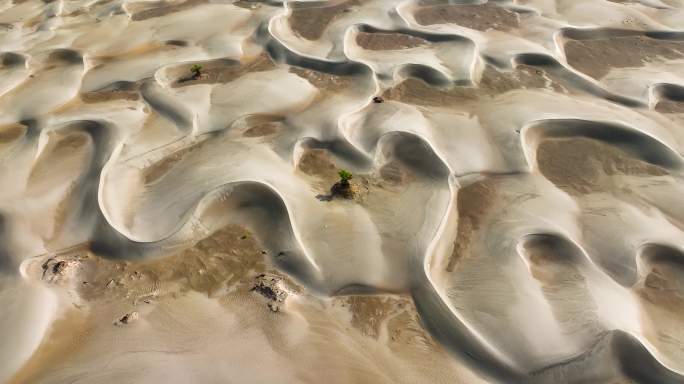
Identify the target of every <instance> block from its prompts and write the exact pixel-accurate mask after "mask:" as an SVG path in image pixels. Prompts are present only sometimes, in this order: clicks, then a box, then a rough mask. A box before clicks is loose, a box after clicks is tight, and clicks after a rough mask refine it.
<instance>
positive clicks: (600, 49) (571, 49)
mask: <svg viewBox="0 0 684 384" xmlns="http://www.w3.org/2000/svg"><path fill="white" fill-rule="evenodd" d="M563 49H564V50H565V56H566V58H567V61H568V64H569V65H570V66H571V67H573V68H575V69H577V70H578V71H580V72H582V73H584V74H586V75H589V76H591V77H593V78H594V79H601V78H602V77H604V76H605V75H606V74H608V72H610V70H611V68H638V67H641V66H643V65H644V64H645V63H648V62H654V61H663V60H671V59H678V58H682V57H684V41H677V40H658V39H652V38H649V37H646V36H620V37H611V38H607V39H589V40H568V41H566V42H565V44H564V45H563Z"/></svg>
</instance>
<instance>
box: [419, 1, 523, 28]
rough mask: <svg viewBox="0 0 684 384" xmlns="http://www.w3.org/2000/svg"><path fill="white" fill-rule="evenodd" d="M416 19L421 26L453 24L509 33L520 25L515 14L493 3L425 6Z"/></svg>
mask: <svg viewBox="0 0 684 384" xmlns="http://www.w3.org/2000/svg"><path fill="white" fill-rule="evenodd" d="M414 17H415V18H416V21H417V22H418V23H419V24H421V25H435V24H451V23H453V24H457V25H460V26H462V27H466V28H470V29H475V30H478V31H487V30H489V29H496V30H499V31H509V30H511V29H514V28H517V27H518V24H519V20H518V15H517V14H516V13H515V12H512V11H509V10H507V9H505V8H502V7H500V6H498V5H495V4H491V3H485V4H478V5H471V4H449V5H431V6H425V7H421V8H419V9H418V10H417V11H416V13H415V15H414Z"/></svg>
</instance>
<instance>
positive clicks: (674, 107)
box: [654, 100, 684, 113]
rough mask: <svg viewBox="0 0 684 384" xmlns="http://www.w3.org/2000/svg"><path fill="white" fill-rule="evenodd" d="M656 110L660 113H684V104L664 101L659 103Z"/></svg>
mask: <svg viewBox="0 0 684 384" xmlns="http://www.w3.org/2000/svg"><path fill="white" fill-rule="evenodd" d="M654 109H655V110H656V111H658V112H660V113H684V102H681V101H671V100H663V101H659V102H658V103H657V104H656V105H655V108H654Z"/></svg>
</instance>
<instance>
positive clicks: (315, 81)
mask: <svg viewBox="0 0 684 384" xmlns="http://www.w3.org/2000/svg"><path fill="white" fill-rule="evenodd" d="M290 72H291V73H294V74H295V75H297V76H299V77H301V78H303V79H305V80H307V81H308V82H309V83H311V85H313V86H314V87H316V88H318V89H319V90H321V91H328V92H336V91H340V90H342V89H345V88H348V87H350V86H351V85H352V83H353V79H352V78H351V77H350V76H338V75H333V74H331V73H326V72H320V71H314V70H312V69H305V68H300V67H290Z"/></svg>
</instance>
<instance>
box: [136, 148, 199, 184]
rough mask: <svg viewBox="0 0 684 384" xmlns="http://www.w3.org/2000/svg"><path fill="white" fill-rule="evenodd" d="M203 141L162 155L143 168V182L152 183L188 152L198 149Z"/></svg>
mask: <svg viewBox="0 0 684 384" xmlns="http://www.w3.org/2000/svg"><path fill="white" fill-rule="evenodd" d="M202 144H203V142H200V143H196V144H193V145H190V146H189V147H186V148H183V149H181V150H178V151H176V152H174V153H172V154H170V155H168V156H164V157H163V158H162V159H161V160H159V161H157V162H156V163H154V164H151V165H150V166H148V167H146V168H145V169H143V171H142V173H143V177H144V179H145V184H150V183H153V182H155V181H157V180H159V179H161V178H162V177H163V176H164V175H166V174H167V173H168V172H169V171H170V170H171V169H172V168H173V167H174V166H175V165H176V164H178V163H179V162H180V161H181V160H183V158H184V157H185V156H187V155H188V154H189V153H191V152H193V151H195V150H197V149H200V148H201V147H202Z"/></svg>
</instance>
